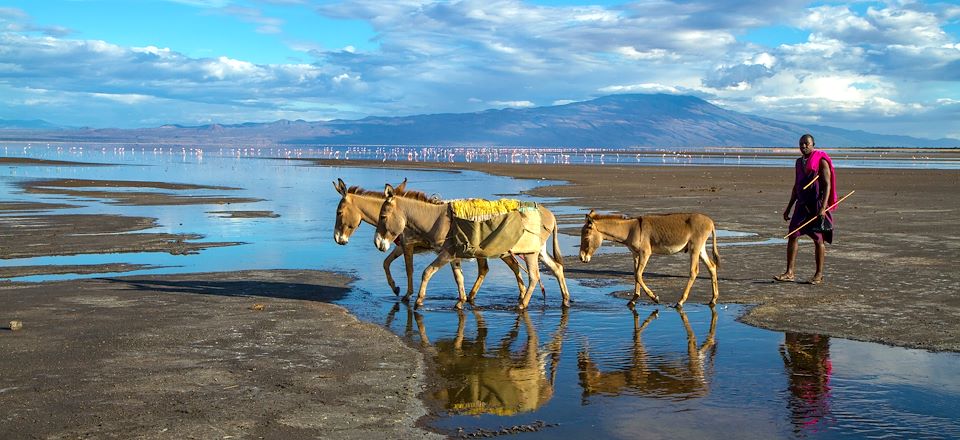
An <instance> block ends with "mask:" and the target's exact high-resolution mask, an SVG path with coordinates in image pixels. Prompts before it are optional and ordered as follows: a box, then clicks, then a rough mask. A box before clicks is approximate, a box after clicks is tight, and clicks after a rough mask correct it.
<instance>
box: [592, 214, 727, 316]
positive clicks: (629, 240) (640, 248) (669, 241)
mask: <svg viewBox="0 0 960 440" xmlns="http://www.w3.org/2000/svg"><path fill="white" fill-rule="evenodd" d="M711 235H712V236H713V260H711V259H710V258H709V257H708V256H707V239H708V238H710V236H711ZM604 239H607V240H611V241H615V242H618V243H623V244H625V245H626V246H627V247H628V248H630V251H631V252H633V267H634V271H635V273H634V280H635V281H636V284H635V286H634V290H633V298H631V299H630V302H629V303H628V305H629V306H630V307H633V305H634V304H636V302H637V299H638V298H640V289H643V291H644V293H646V294H647V296H648V297H650V299H652V300H653V302H655V303H657V304H659V303H660V298H659V297H657V296H656V295H654V294H653V291H651V290H650V288H648V287H647V285H646V284H645V283H644V282H643V268H644V267H645V266H646V265H647V259H649V258H650V254H651V253H656V254H665V255H669V254H675V253H677V252H680V251H684V252H689V253H690V279H689V280H688V281H687V287H686V288H685V289H684V290H683V296H681V297H680V301H677V304H676V305H675V307H682V306H683V303H684V302H685V301H686V300H687V295H689V294H690V288H691V287H693V282H694V280H696V279H697V274H698V273H699V272H700V258H701V257H703V263H704V264H706V265H707V269H708V270H709V271H710V280H711V281H712V282H713V298H712V299H711V300H710V305H714V304H716V303H717V297H718V296H720V292H719V290H718V289H717V268H718V267H719V266H720V253H719V252H717V231H716V228H715V227H714V225H713V220H711V219H710V217H707V216H706V215H703V214H699V213H681V214H656V215H645V216H642V217H626V216H621V215H597V214H596V213H594V212H593V210H590V213H589V214H587V220H586V223H584V225H583V228H582V229H581V230H580V261H583V262H584V263H589V262H590V258H591V257H592V256H593V253H594V252H596V250H597V248H599V247H600V244H601V243H602V242H603V240H604Z"/></svg>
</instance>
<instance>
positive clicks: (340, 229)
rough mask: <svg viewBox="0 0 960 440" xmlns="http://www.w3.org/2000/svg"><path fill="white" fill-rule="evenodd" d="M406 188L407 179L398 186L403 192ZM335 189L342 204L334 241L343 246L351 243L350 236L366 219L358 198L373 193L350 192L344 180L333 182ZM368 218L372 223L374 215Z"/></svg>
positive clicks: (338, 207) (338, 209)
mask: <svg viewBox="0 0 960 440" xmlns="http://www.w3.org/2000/svg"><path fill="white" fill-rule="evenodd" d="M406 186H407V179H403V183H401V184H400V185H397V190H398V191H403V190H404V188H406ZM333 187H334V188H335V189H336V190H337V192H338V193H340V204H339V205H337V221H336V224H335V225H334V228H333V240H334V241H336V242H337V244H341V245H343V244H347V242H349V241H350V236H351V235H353V232H354V231H356V230H357V228H358V227H360V222H361V221H363V218H364V215H363V211H362V210H361V209H360V206H359V205H358V204H357V197H364V196H366V195H370V194H371V193H370V192H366V191H364V190H361V189H358V188H356V187H354V188H352V189H349V190H348V189H347V185H346V184H345V183H343V180H342V179H337V181H336V182H333ZM367 216H368V217H367V221H368V222H372V221H373V219H372V214H367Z"/></svg>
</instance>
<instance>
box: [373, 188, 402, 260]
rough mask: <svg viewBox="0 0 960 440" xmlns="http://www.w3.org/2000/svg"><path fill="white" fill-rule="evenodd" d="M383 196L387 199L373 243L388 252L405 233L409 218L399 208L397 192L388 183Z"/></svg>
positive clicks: (381, 208) (381, 211) (384, 202)
mask: <svg viewBox="0 0 960 440" xmlns="http://www.w3.org/2000/svg"><path fill="white" fill-rule="evenodd" d="M383 194H384V196H386V199H384V200H383V205H382V206H380V217H379V219H378V220H377V236H376V237H374V239H373V242H374V244H376V245H377V249H380V250H381V251H383V252H386V251H387V250H388V249H390V243H393V241H394V240H395V239H396V238H397V237H398V236H399V235H400V234H402V233H403V229H404V228H406V227H407V216H406V215H405V214H404V212H403V210H402V209H400V208H399V207H398V206H397V197H399V196H397V191H396V190H395V189H394V188H393V187H392V186H390V184H389V183H388V184H387V185H386V186H385V187H384V189H383Z"/></svg>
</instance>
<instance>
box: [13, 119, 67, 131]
mask: <svg viewBox="0 0 960 440" xmlns="http://www.w3.org/2000/svg"><path fill="white" fill-rule="evenodd" d="M60 128H62V127H60V126H58V125H55V124H51V123H49V122H47V121H44V120H42V119H31V120H22V119H0V130H57V129H60Z"/></svg>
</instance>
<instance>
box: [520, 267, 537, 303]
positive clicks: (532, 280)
mask: <svg viewBox="0 0 960 440" xmlns="http://www.w3.org/2000/svg"><path fill="white" fill-rule="evenodd" d="M523 259H524V260H526V261H527V291H526V292H524V294H523V300H522V301H520V305H519V308H520V310H524V309H526V308H527V305H528V304H530V298H531V297H533V290H534V289H535V288H536V287H537V283H539V282H540V259H539V258H537V254H536V253H529V254H523Z"/></svg>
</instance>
